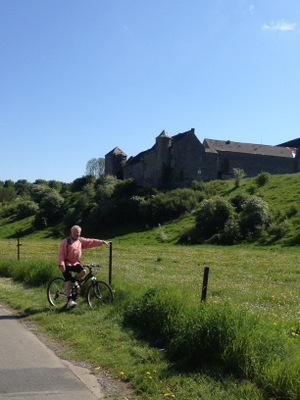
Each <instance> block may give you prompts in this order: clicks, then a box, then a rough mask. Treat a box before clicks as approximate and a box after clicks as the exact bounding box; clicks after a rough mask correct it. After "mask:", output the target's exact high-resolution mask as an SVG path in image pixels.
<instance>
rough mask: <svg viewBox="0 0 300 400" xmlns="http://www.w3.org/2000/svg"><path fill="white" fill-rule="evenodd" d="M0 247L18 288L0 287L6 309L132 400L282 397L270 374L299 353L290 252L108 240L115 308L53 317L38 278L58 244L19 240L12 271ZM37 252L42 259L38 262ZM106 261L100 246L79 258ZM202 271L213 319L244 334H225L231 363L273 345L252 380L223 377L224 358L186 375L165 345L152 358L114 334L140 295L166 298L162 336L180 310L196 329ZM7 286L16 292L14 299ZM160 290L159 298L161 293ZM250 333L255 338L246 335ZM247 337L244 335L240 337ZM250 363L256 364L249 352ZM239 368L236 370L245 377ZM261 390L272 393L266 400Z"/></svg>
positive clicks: (12, 247) (135, 341) (4, 271)
mask: <svg viewBox="0 0 300 400" xmlns="http://www.w3.org/2000/svg"><path fill="white" fill-rule="evenodd" d="M0 246H1V256H2V261H1V262H0V274H1V275H2V276H4V275H6V276H7V275H10V276H14V278H15V279H21V281H22V282H24V281H25V283H18V282H15V281H14V282H12V281H11V280H10V278H6V279H5V280H1V282H2V284H1V286H2V287H1V290H0V301H5V302H8V303H9V305H10V306H11V307H14V308H16V309H17V310H19V312H21V313H23V314H25V316H26V318H28V319H30V320H33V321H35V322H36V323H37V324H38V326H39V329H41V330H43V331H44V332H46V333H47V334H49V335H51V336H53V337H54V338H55V339H56V340H59V341H63V342H64V343H65V344H67V345H68V346H69V347H68V349H67V350H65V351H64V352H63V354H62V356H64V357H69V358H74V359H78V360H85V361H87V362H88V363H89V364H90V365H91V368H92V369H93V370H94V371H95V373H96V372H97V371H99V370H103V369H104V370H106V371H108V373H109V374H111V375H112V376H113V377H115V378H118V379H126V380H128V381H130V382H131V383H132V384H133V385H134V387H135V391H136V394H137V395H138V396H139V397H140V398H143V399H144V398H148V399H153V400H154V399H160V398H161V397H163V396H164V394H167V393H169V394H175V396H176V398H180V399H201V398H203V399H207V400H216V399H241V398H243V399H251V400H255V399H262V398H268V396H270V398H271V397H272V395H274V393H277V394H276V395H278V393H279V391H278V390H279V389H278V387H279V388H284V387H286V383H287V384H289V382H288V381H287V382H278V379H279V378H278V376H280V368H281V369H282V368H283V366H285V368H284V370H287V367H286V364H285V363H286V361H285V360H286V359H290V361H291V363H290V367H291V368H292V367H293V366H294V367H293V368H294V369H295V365H297V362H298V366H299V365H300V362H299V358H298V359H297V357H298V355H299V351H300V349H299V347H300V344H299V333H300V311H299V286H300V274H299V248H279V247H273V248H270V247H268V248H253V247H249V246H233V247H214V246H192V247H188V246H174V245H168V244H167V245H166V244H156V245H141V244H139V245H136V246H134V245H132V244H130V243H128V241H126V239H124V240H122V238H119V240H117V241H116V243H115V241H113V275H112V278H113V279H112V280H113V282H112V283H113V288H114V290H115V303H114V304H113V305H111V306H109V307H106V308H103V309H101V310H99V311H98V310H97V311H94V310H90V309H89V308H88V306H87V304H86V303H85V301H84V299H83V300H82V301H81V303H80V305H79V306H78V307H77V308H76V309H74V310H73V311H71V312H59V311H57V310H53V309H51V308H50V306H49V305H48V304H47V299H46V293H45V292H46V287H45V285H46V282H47V281H48V279H50V277H52V276H54V275H59V271H58V268H57V266H56V257H57V250H58V246H59V241H54V240H51V241H46V240H43V241H39V242H37V241H29V240H28V241H25V240H24V242H23V244H22V247H21V261H20V262H18V261H16V241H15V240H11V241H0ZM43 253H44V254H45V256H44V257H42V258H41V256H42V254H43ZM108 257H109V250H108V248H106V247H102V248H96V249H90V250H87V251H85V252H84V256H83V258H82V261H83V262H84V263H85V262H100V261H102V263H103V264H104V266H105V267H107V266H108V260H109V258H108ZM4 259H5V260H4ZM205 266H208V267H209V268H210V272H209V283H208V304H210V305H211V306H212V307H217V310H218V307H220V308H219V310H222V309H223V307H224V306H228V307H229V310H231V311H228V312H226V315H227V317H228V319H227V320H228V321H230V318H232V317H233V316H234V317H236V318H235V320H236V321H237V326H245V329H244V330H240V334H241V337H240V338H238V335H237V332H239V330H238V329H237V328H234V329H233V330H232V331H230V330H229V332H231V334H232V335H233V336H232V337H235V338H236V342H235V343H236V344H235V346H236V348H237V350H236V351H235V353H234V354H235V355H234V357H238V356H239V355H241V354H243V350H244V349H245V348H246V346H247V345H248V346H250V348H252V349H253V348H254V350H255V348H256V347H257V343H264V342H265V343H267V341H268V340H270V343H271V344H272V343H273V342H272V340H273V341H275V342H274V343H275V344H276V346H273V347H272V348H271V349H272V351H270V350H269V349H270V348H269V347H266V350H267V354H268V352H270V354H271V355H272V357H273V358H272V357H270V358H269V360H270V361H269V362H268V363H266V362H264V363H262V362H260V365H261V367H260V369H259V368H257V369H256V371H258V372H255V374H254V373H253V374H252V375H250V376H248V375H247V374H246V372H243V373H241V372H240V371H239V373H237V371H234V369H232V368H231V367H230V368H228V370H226V367H225V366H226V364H224V363H225V361H226V359H225V358H224V360H225V361H224V362H220V363H215V364H214V367H213V368H209V367H204V366H199V365H196V367H194V368H193V369H192V370H190V371H187V370H185V369H180V368H179V369H178V365H177V362H174V360H173V359H172V357H169V355H168V354H167V351H166V346H164V348H165V350H164V351H162V350H161V347H158V348H157V347H155V346H153V345H152V344H151V341H150V342H149V338H147V337H143V336H142V337H141V336H137V333H138V330H139V329H138V327H137V326H135V325H134V324H133V325H132V326H131V325H128V324H127V325H124V310H128V309H130V307H132V306H133V305H134V304H135V302H139V301H141V299H143V297H144V295H145V293H146V292H147V290H148V289H149V288H155V290H161V289H164V288H168V289H167V291H168V293H171V294H170V295H169V296H167V295H166V296H165V297H164V300H163V301H164V304H165V307H166V308H167V309H168V307H169V308H170V307H171V310H172V315H173V319H171V320H169V323H168V324H167V327H169V328H171V325H172V320H174V321H176V315H179V316H180V315H181V314H180V313H181V310H182V308H183V309H184V310H186V316H190V318H192V320H193V318H194V320H193V321H194V322H195V321H198V322H199V320H198V319H197V312H198V311H197V312H195V311H193V310H197V309H199V306H200V299H201V288H202V279H203V270H204V267H205ZM40 271H42V272H40ZM98 274H99V278H101V279H104V280H107V279H108V268H106V269H105V270H103V271H102V270H101V271H99V272H98ZM36 277H38V279H36ZM15 285H17V288H18V290H15ZM23 285H25V286H23ZM39 285H41V286H39ZM163 291H164V292H166V290H165V289H164V290H163ZM172 293H174V294H173V295H172ZM158 304H160V303H158ZM172 304H173V306H172ZM172 307H173V308H172ZM163 308H164V307H163ZM188 310H190V311H188ZM199 315H200V314H199ZM212 315H213V314H212ZM163 316H164V314H160V313H158V312H157V311H156V312H153V313H150V314H149V315H148V317H149V320H150V322H151V320H152V321H153V323H155V322H156V321H162V320H161V319H159V318H162V317H163ZM246 316H248V317H247V318H246ZM244 317H245V319H244ZM252 317H253V319H252ZM214 320H216V318H212V322H213V321H214ZM185 321H188V320H185V318H182V324H181V328H182V335H183V336H181V339H180V340H181V341H183V342H182V343H184V340H185V339H184V338H185V336H184V332H186V334H191V332H193V331H190V330H189V329H187V327H188V326H189V324H188V322H185ZM238 321H239V322H238ZM245 321H246V322H245ZM255 321H259V322H257V324H258V325H255V323H256V322H255ZM225 322H226V321H225ZM225 322H224V323H225ZM174 323H175V322H174ZM217 325H219V324H217ZM157 326H158V328H159V326H163V324H162V323H161V322H160V323H158V324H157ZM190 326H195V332H198V333H197V335H196V337H197V336H199V335H200V333H199V332H200V331H198V330H197V329H200V328H201V324H200V325H199V324H198V325H197V324H196V323H193V324H190ZM251 326H253V327H256V329H249V327H251ZM225 328H226V329H228V325H226V324H225V325H224V330H225ZM247 329H249V330H250V333H249V335H247ZM74 332H80V334H74ZM156 332H159V331H156ZM164 332H165V331H164ZM175 332H176V330H175ZM232 332H233V333H232ZM255 333H257V334H259V338H261V341H260V342H257V343H256V346H254V345H253V343H254V344H255V338H256V336H255ZM156 335H158V336H159V337H158V338H155V337H153V339H154V340H153V341H154V342H155V341H157V343H158V345H160V343H161V342H160V341H161V339H162V334H160V333H156ZM172 335H173V336H172V338H171V337H170V339H172V340H173V341H174V340H175V336H174V333H172ZM180 340H179V338H177V339H176V340H175V341H177V342H176V343H177V344H178V343H179V344H180V343H181V342H180ZM257 340H258V339H257ZM189 342H190V343H192V342H191V341H190V340H189ZM174 343H175V342H174ZM251 343H252V344H251ZM287 343H291V344H290V345H289V344H287ZM229 344H230V342H229V343H228V344H227V345H226V346H227V347H226V348H227V350H226V351H227V353H226V354H229V355H228V357H229V358H230V359H231V360H232V359H233V355H230V354H231V353H230V352H229V350H230V346H229ZM174 346H175V345H174ZM251 346H252V347H251ZM289 346H291V347H289ZM90 348H92V349H93V351H90V350H89V349H90ZM174 348H175V347H174ZM179 348H180V347H179ZM278 349H282V351H281V350H278ZM292 349H293V350H292ZM254 350H253V351H254ZM277 350H278V351H279V353H278V354H277ZM230 351H231V352H232V350H230ZM289 352H291V353H290V356H289ZM170 353H171V352H170ZM261 353H262V352H261ZM175 354H176V353H175ZM179 354H180V352H179ZM255 354H256V356H255ZM276 354H277V355H276ZM284 354H286V356H285V355H284ZM253 355H254V356H255V357H257V353H253ZM258 355H259V354H258ZM276 357H278V358H277V361H278V360H281V361H280V362H277V364H276V363H275V362H273V361H272V360H273V359H274V360H276ZM178 358H180V357H179V356H177V361H178ZM181 358H182V357H181ZM292 360H294V361H293V362H292ZM226 362H228V361H226ZM243 362H244V363H245V362H246V361H243ZM293 363H294V364H293ZM295 363H296V364H295ZM196 364H197V363H196ZM245 365H248V364H247V363H246V364H245ZM99 367H100V369H96V368H99ZM250 367H251V365H250ZM250 367H247V368H248V369H251V368H252V367H251V368H250ZM247 368H246V367H244V369H245V370H247ZM276 368H277V372H276ZM153 371H156V372H153ZM296 372H297V370H296ZM264 376H265V377H267V378H268V379H267V380H266V381H264V380H263V377H264ZM293 377H294V373H290V379H291V380H292V381H293V380H294V378H293ZM290 386H291V385H290ZM264 387H269V388H272V387H273V389H270V390H271V394H270V393H269V392H268V390H266V389H263V388H264ZM274 387H276V388H277V389H276V390H275V389H274ZM294 390H296V389H294ZM272 393H273V394H272ZM263 396H265V397H263ZM280 396H281V397H280ZM280 396H279V397H278V398H282V399H284V398H286V399H297V398H298V397H297V396H299V393H298V395H297V394H295V393H294V392H293V393H289V394H288V393H287V390H286V389H285V391H284V393H283V394H282V393H281V395H280ZM166 397H169V396H166Z"/></svg>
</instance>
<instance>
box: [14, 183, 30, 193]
mask: <svg viewBox="0 0 300 400" xmlns="http://www.w3.org/2000/svg"><path fill="white" fill-rule="evenodd" d="M31 187H32V183H29V182H28V181H27V180H26V179H19V180H18V181H17V182H16V183H15V190H16V193H17V195H19V196H24V195H29V193H30V189H31Z"/></svg>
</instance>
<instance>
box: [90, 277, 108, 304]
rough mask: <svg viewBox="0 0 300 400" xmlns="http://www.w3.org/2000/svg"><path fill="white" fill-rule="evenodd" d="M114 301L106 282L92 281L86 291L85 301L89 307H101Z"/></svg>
mask: <svg viewBox="0 0 300 400" xmlns="http://www.w3.org/2000/svg"><path fill="white" fill-rule="evenodd" d="M113 301H114V293H113V291H112V288H111V287H110V286H109V284H108V283H106V282H103V281H97V282H96V283H92V284H91V285H90V287H89V288H88V291H87V303H88V305H89V306H90V307H92V308H96V307H101V306H102V305H104V304H109V303H112V302H113Z"/></svg>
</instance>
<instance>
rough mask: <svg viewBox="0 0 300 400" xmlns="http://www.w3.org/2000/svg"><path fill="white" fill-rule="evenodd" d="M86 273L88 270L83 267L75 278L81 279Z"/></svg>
mask: <svg viewBox="0 0 300 400" xmlns="http://www.w3.org/2000/svg"><path fill="white" fill-rule="evenodd" d="M85 274H86V270H85V269H84V268H82V270H81V271H80V272H78V273H77V274H76V275H75V276H74V278H75V279H76V280H77V281H78V280H79V279H81V278H82V277H83V276H84V275H85Z"/></svg>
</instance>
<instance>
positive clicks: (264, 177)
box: [255, 172, 271, 187]
mask: <svg viewBox="0 0 300 400" xmlns="http://www.w3.org/2000/svg"><path fill="white" fill-rule="evenodd" d="M270 178H271V175H270V174H269V173H268V172H260V173H259V174H258V175H257V177H256V178H255V183H256V184H257V186H259V187H261V186H264V185H265V184H266V183H268V182H269V180H270Z"/></svg>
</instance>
